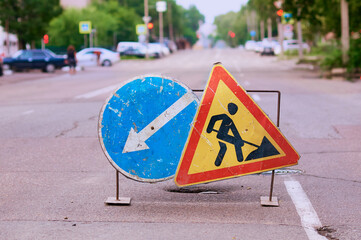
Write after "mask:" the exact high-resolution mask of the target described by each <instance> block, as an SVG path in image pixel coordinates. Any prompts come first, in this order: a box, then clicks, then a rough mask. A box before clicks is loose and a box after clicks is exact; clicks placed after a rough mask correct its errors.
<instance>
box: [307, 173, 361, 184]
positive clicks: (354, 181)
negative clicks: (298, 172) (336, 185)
mask: <svg viewBox="0 0 361 240" xmlns="http://www.w3.org/2000/svg"><path fill="white" fill-rule="evenodd" d="M302 175H303V176H310V177H315V178H322V179H328V180H341V181H345V182H353V183H361V181H357V180H348V179H344V178H333V177H322V176H317V175H312V174H307V173H303V174H302Z"/></svg>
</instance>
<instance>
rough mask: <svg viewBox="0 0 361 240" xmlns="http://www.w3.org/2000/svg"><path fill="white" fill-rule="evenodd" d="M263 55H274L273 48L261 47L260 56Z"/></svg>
mask: <svg viewBox="0 0 361 240" xmlns="http://www.w3.org/2000/svg"><path fill="white" fill-rule="evenodd" d="M264 55H270V56H274V55H275V52H274V50H273V47H270V46H266V47H263V49H262V51H261V56H264Z"/></svg>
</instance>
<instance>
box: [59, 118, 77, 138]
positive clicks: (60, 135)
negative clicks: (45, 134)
mask: <svg viewBox="0 0 361 240" xmlns="http://www.w3.org/2000/svg"><path fill="white" fill-rule="evenodd" d="M78 126H79V122H78V121H75V122H74V123H73V127H72V128H70V129H66V130H64V131H62V132H61V133H60V134H58V135H56V136H55V138H58V137H62V136H64V135H65V134H67V133H68V132H71V131H73V130H75V129H76V128H77V127H78Z"/></svg>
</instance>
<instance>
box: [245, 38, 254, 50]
mask: <svg viewBox="0 0 361 240" xmlns="http://www.w3.org/2000/svg"><path fill="white" fill-rule="evenodd" d="M256 45H257V43H256V41H253V40H249V41H247V42H246V44H245V45H244V48H245V49H246V50H247V51H254V50H255V48H256Z"/></svg>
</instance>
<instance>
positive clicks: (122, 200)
mask: <svg viewBox="0 0 361 240" xmlns="http://www.w3.org/2000/svg"><path fill="white" fill-rule="evenodd" d="M115 171H116V175H115V178H116V184H115V186H116V190H115V191H116V192H115V198H114V197H108V199H107V200H106V201H105V203H106V204H109V205H130V201H131V198H130V197H119V171H118V170H115Z"/></svg>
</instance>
